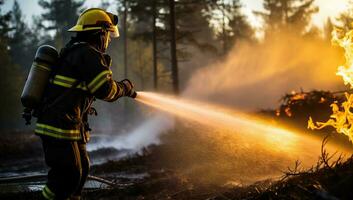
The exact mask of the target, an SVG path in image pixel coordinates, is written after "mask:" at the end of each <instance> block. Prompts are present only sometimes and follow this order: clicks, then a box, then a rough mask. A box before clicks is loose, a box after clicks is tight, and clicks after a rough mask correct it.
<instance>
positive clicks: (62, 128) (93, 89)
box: [35, 42, 126, 141]
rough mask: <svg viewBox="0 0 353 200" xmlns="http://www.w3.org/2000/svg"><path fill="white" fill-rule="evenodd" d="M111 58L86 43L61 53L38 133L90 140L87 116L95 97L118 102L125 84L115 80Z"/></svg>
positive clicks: (49, 88)
mask: <svg viewBox="0 0 353 200" xmlns="http://www.w3.org/2000/svg"><path fill="white" fill-rule="evenodd" d="M110 64H111V59H110V57H109V56H108V55H106V54H103V53H101V52H100V51H98V50H97V49H96V48H95V47H93V46H91V45H90V44H89V43H85V42H70V43H68V45H66V47H65V48H63V49H62V50H61V52H60V59H59V62H58V67H56V70H54V73H53V75H52V78H51V80H50V83H49V84H48V86H47V88H46V90H45V95H44V103H43V104H44V106H43V108H42V109H41V110H40V111H39V114H38V120H37V123H36V128H35V133H36V134H37V135H46V136H50V137H54V138H58V139H67V140H76V141H77V140H87V139H88V138H89V133H88V131H89V130H90V129H89V127H88V123H87V114H88V112H89V110H90V106H91V104H92V101H93V100H94V99H95V98H98V99H102V100H105V101H109V102H111V101H115V100H116V99H118V98H119V97H121V96H124V95H125V93H126V89H125V87H124V84H122V83H121V82H116V81H114V80H113V79H112V71H111V70H110V69H109V67H110Z"/></svg>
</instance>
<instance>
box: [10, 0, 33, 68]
mask: <svg viewBox="0 0 353 200" xmlns="http://www.w3.org/2000/svg"><path fill="white" fill-rule="evenodd" d="M10 26H11V29H12V31H11V32H10V35H11V38H10V39H9V46H10V56H11V58H12V60H14V61H16V64H17V65H19V66H20V67H21V69H23V70H24V71H28V69H29V67H30V66H31V62H32V60H33V56H34V54H35V51H36V49H37V45H38V44H37V43H38V38H37V37H36V35H35V34H33V33H32V32H31V31H30V29H29V28H28V26H27V24H26V23H25V22H24V19H23V15H22V11H21V8H20V6H19V4H18V2H17V0H15V1H14V4H13V8H12V11H11V21H10Z"/></svg>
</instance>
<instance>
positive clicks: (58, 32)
mask: <svg viewBox="0 0 353 200" xmlns="http://www.w3.org/2000/svg"><path fill="white" fill-rule="evenodd" d="M38 3H39V5H40V6H41V7H42V8H43V9H44V10H45V12H44V13H43V14H42V15H41V18H42V20H43V21H44V22H46V23H48V24H49V25H46V24H45V23H43V24H42V25H43V27H44V29H45V30H46V31H55V36H54V44H55V45H56V47H58V48H61V47H62V46H63V45H64V44H65V43H66V42H68V41H69V40H70V33H68V32H67V30H68V29H70V28H71V27H72V26H74V25H75V24H76V21H77V18H78V14H79V11H81V10H80V9H81V8H82V6H83V4H84V1H83V0H39V2H38Z"/></svg>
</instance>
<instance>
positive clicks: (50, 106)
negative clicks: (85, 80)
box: [45, 81, 80, 109]
mask: <svg viewBox="0 0 353 200" xmlns="http://www.w3.org/2000/svg"><path fill="white" fill-rule="evenodd" d="M79 84H80V81H76V82H75V83H74V84H73V85H72V86H71V87H70V88H69V89H68V90H66V91H65V92H64V93H63V94H62V95H60V96H59V97H57V98H56V99H55V100H54V101H53V102H51V103H50V104H48V105H47V106H46V107H45V108H46V109H50V108H52V107H53V106H55V105H56V104H58V103H59V102H60V101H62V100H63V99H64V98H65V97H67V96H68V95H69V94H70V93H71V92H72V91H73V90H74V89H75V88H76V87H77V86H78V85H79Z"/></svg>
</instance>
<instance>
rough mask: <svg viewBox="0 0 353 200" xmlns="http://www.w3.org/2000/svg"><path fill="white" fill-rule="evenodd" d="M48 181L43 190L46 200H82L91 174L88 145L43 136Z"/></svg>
mask: <svg viewBox="0 0 353 200" xmlns="http://www.w3.org/2000/svg"><path fill="white" fill-rule="evenodd" d="M41 138H42V143H43V150H44V155H45V162H46V164H47V165H48V167H49V168H50V169H49V172H48V181H47V184H46V186H45V187H44V189H43V192H42V194H43V196H44V197H45V198H46V199H57V200H62V199H80V197H81V193H82V189H83V186H84V184H85V181H86V179H87V176H88V173H89V158H88V154H87V151H86V144H85V143H83V142H80V141H68V140H60V139H55V138H52V137H46V136H41Z"/></svg>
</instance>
